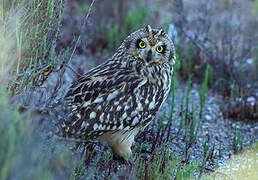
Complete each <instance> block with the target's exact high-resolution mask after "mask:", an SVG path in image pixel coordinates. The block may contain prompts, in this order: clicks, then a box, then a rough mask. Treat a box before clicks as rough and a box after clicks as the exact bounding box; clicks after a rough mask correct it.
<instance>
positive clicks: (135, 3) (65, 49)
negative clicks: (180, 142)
mask: <svg viewBox="0 0 258 180" xmlns="http://www.w3.org/2000/svg"><path fill="white" fill-rule="evenodd" d="M147 24H150V25H151V26H153V27H157V28H161V27H162V28H163V29H164V30H166V31H167V32H168V33H169V35H170V37H171V38H172V39H173V41H174V43H175V46H176V50H177V65H176V66H177V67H176V69H177V71H176V72H175V73H174V83H173V84H174V85H175V87H174V88H178V87H179V84H184V86H188V87H189V88H191V87H192V86H193V84H197V86H198V90H199V93H200V106H201V109H202V106H204V101H205V97H206V94H207V91H209V92H210V93H214V94H219V95H220V96H221V97H222V99H223V101H222V102H221V104H220V109H221V111H222V112H223V115H224V117H225V118H232V119H234V120H236V121H239V120H240V121H255V122H257V119H258V114H257V98H258V81H257V78H258V30H257V29H258V0H246V1H241V0H218V1H213V0H199V1H194V0H131V1H126V0H117V1H112V0H105V1H100V0H96V1H91V0H78V1H71V0H46V1H40V0H13V1H9V0H0V132H1V140H0V179H31V178H37V179H39V178H40V179H51V178H55V179H62V177H66V178H67V177H75V178H76V177H77V176H76V175H74V174H73V173H71V172H73V170H74V169H75V171H76V172H77V175H78V174H80V168H81V164H80V163H79V164H76V163H78V161H77V159H80V156H78V155H77V156H75V155H74V154H72V153H71V151H69V150H68V149H67V148H62V145H60V146H57V147H56V146H52V143H53V142H51V140H49V141H48V140H47V143H40V142H41V141H44V142H45V141H46V140H45V138H46V137H45V136H44V135H42V134H41V133H40V131H44V130H42V126H41V125H42V122H41V120H37V119H34V117H33V115H31V113H29V112H28V113H21V112H20V111H19V108H20V106H21V105H23V104H29V105H31V106H33V107H34V108H37V107H41V106H44V105H46V103H47V102H48V101H49V99H55V98H57V97H62V94H63V93H64V92H65V89H67V85H69V83H70V82H71V81H72V80H73V79H74V78H76V77H79V76H80V75H81V74H83V73H85V72H86V71H87V70H88V69H90V68H92V67H94V66H96V65H98V64H100V63H102V62H103V61H104V60H105V59H106V58H108V57H109V56H111V55H112V54H113V53H114V51H115V50H116V48H117V47H118V46H119V45H120V44H121V42H122V41H123V40H124V39H125V37H126V36H127V35H128V34H129V33H131V32H133V31H135V30H137V29H139V28H141V27H144V26H146V25H147ZM200 111H202V110H200ZM155 152H158V149H156V151H155ZM166 153H167V152H166ZM74 157H76V158H77V159H76V158H74ZM105 157H106V158H107V160H106V161H107V162H108V157H109V156H108V155H106V156H105ZM164 157H167V158H168V159H169V158H172V159H173V158H175V157H170V156H166V155H164ZM174 160H175V159H174ZM139 161H140V160H139ZM179 161H180V160H178V159H177V161H175V162H179ZM154 162H157V164H158V163H159V162H160V163H161V160H160V159H155V160H154ZM162 162H163V161H162ZM139 163H140V162H139ZM24 164H26V166H24ZM154 165H155V163H153V166H150V168H152V167H155V168H156V165H155V166H154ZM174 165H175V164H171V166H170V167H173V166H174ZM195 166H198V165H197V164H195V163H193V164H190V165H189V166H187V167H185V169H184V167H183V168H182V169H183V170H182V172H177V173H176V175H175V177H178V178H180V177H181V178H184V177H192V176H195V175H194V173H193V171H194V167H195ZM74 167H76V168H74ZM42 172H44V173H42ZM78 172H79V173H78ZM148 172H149V170H148ZM94 173H95V172H94ZM107 173H108V172H107ZM138 173H139V172H138ZM155 173H158V172H155ZM155 173H154V174H151V173H150V174H149V175H150V177H161V175H160V174H158V175H157V174H155ZM163 175H164V172H163V174H162V177H166V176H163ZM165 175H167V174H165ZM136 176H137V175H136ZM138 177H141V178H143V177H146V176H145V175H144V174H141V173H140V175H139V174H138ZM147 177H148V176H147Z"/></svg>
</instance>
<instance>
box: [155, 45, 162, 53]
mask: <svg viewBox="0 0 258 180" xmlns="http://www.w3.org/2000/svg"><path fill="white" fill-rule="evenodd" d="M163 50H164V49H163V46H158V47H156V51H157V52H159V53H161V52H163Z"/></svg>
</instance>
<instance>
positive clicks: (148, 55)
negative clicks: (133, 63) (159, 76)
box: [146, 50, 152, 63]
mask: <svg viewBox="0 0 258 180" xmlns="http://www.w3.org/2000/svg"><path fill="white" fill-rule="evenodd" d="M151 58H152V51H151V50H149V51H148V53H147V59H146V60H147V63H150V62H151Z"/></svg>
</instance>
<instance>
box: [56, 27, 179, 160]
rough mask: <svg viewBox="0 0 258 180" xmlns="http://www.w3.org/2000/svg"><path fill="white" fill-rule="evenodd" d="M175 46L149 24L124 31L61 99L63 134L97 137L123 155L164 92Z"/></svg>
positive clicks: (173, 60)
mask: <svg viewBox="0 0 258 180" xmlns="http://www.w3.org/2000/svg"><path fill="white" fill-rule="evenodd" d="M174 63H175V48H174V45H173V42H172V41H171V40H170V38H169V37H168V35H167V34H166V33H165V32H164V31H163V30H162V29H152V28H151V27H150V26H149V25H148V26H146V27H145V28H142V29H139V30H138V31H136V32H134V33H132V34H131V35H129V36H128V37H127V38H126V39H125V40H124V42H123V43H122V45H121V46H120V47H119V48H118V49H117V50H116V52H115V54H114V55H113V56H112V57H111V58H109V59H108V60H107V61H106V62H104V63H103V64H101V65H99V66H97V67H96V68H94V69H92V70H90V71H89V72H87V73H86V74H84V75H83V76H82V77H81V78H79V79H78V80H76V81H74V82H73V84H72V86H71V87H70V89H69V91H68V93H67V94H66V96H65V101H66V102H67V103H68V104H69V106H70V107H71V118H70V120H69V121H63V122H62V123H61V126H60V127H61V131H60V134H61V135H62V136H63V137H68V138H75V139H81V140H84V141H85V140H86V141H87V140H91V139H99V140H101V141H104V142H106V143H107V144H108V146H109V147H110V148H111V149H112V151H113V153H115V154H117V155H119V156H121V157H123V158H125V159H127V157H128V155H129V156H130V155H131V154H132V152H131V145H132V143H133V141H134V137H135V135H136V134H137V133H138V132H139V131H140V130H143V129H144V128H145V127H146V126H147V125H148V124H149V123H150V122H151V120H152V119H153V118H154V116H155V114H156V113H157V111H158V110H159V108H160V107H161V105H162V103H163V102H164V101H165V99H166V98H167V97H168V94H169V90H170V85H171V76H172V72H173V65H174Z"/></svg>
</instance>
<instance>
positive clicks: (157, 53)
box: [122, 25, 175, 67]
mask: <svg viewBox="0 0 258 180" xmlns="http://www.w3.org/2000/svg"><path fill="white" fill-rule="evenodd" d="M122 46H123V47H124V49H125V51H126V52H127V53H128V54H130V55H132V56H133V57H134V58H135V59H137V60H138V61H140V62H141V63H143V64H144V65H146V66H148V67H151V66H155V65H159V64H163V63H172V64H174V59H175V48H174V44H173V42H172V40H171V39H170V38H169V37H168V35H167V34H166V33H165V31H164V30H162V29H152V28H151V26H150V25H148V26H146V27H145V28H142V29H140V30H138V31H136V32H134V33H132V34H130V35H129V36H128V37H127V38H126V39H125V40H124V42H123V45H122Z"/></svg>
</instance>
